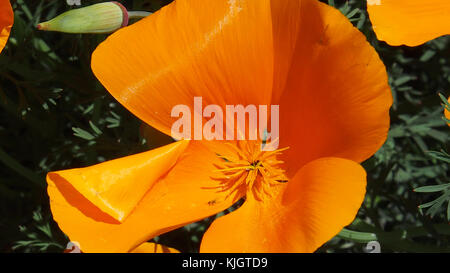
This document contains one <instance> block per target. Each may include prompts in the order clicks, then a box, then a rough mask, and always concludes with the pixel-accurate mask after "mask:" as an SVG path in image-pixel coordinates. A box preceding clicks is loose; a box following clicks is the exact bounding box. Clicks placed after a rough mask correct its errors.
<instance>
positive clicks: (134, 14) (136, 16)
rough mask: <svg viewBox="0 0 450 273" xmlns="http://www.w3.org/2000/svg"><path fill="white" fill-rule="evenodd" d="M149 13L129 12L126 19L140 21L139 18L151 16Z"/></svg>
mask: <svg viewBox="0 0 450 273" xmlns="http://www.w3.org/2000/svg"><path fill="white" fill-rule="evenodd" d="M151 14H152V13H151V12H147V11H129V12H128V18H130V19H140V18H144V17H147V16H149V15H151Z"/></svg>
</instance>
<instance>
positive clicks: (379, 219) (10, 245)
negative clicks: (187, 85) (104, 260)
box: [0, 0, 450, 252]
mask: <svg viewBox="0 0 450 273" xmlns="http://www.w3.org/2000/svg"><path fill="white" fill-rule="evenodd" d="M205 1H208V0H205ZM96 2H102V1H87V0H82V4H83V6H86V5H90V4H93V3H96ZM122 2H124V5H125V6H126V7H127V8H128V9H129V10H146V11H156V10H158V9H159V8H160V7H161V6H162V5H164V4H167V3H168V2H170V1H169V0H167V1H165V0H141V1H139V0H134V1H131V0H130V1H122ZM325 2H328V1H325ZM329 2H330V4H333V5H335V6H337V7H338V8H340V9H341V11H342V12H343V13H344V14H346V15H347V16H348V17H349V18H351V20H352V22H353V23H354V24H355V26H357V27H358V28H360V30H361V31H362V32H363V33H364V34H365V35H366V36H367V38H368V40H369V41H370V42H371V44H372V45H373V46H374V47H375V48H376V50H377V51H378V52H379V54H380V56H381V58H382V60H383V61H384V63H385V65H386V68H387V70H388V72H389V76H390V84H391V87H392V91H393V95H394V106H393V108H392V110H391V118H392V126H391V131H390V135H389V138H388V140H387V142H386V144H385V145H384V146H383V148H382V149H381V150H380V151H379V152H378V153H377V154H376V155H375V156H374V157H372V158H371V159H369V160H368V161H367V162H365V163H364V164H363V165H364V167H365V168H366V170H367V171H368V188H367V195H366V200H365V202H364V204H363V206H362V207H361V209H360V211H359V214H358V217H357V220H356V221H355V222H354V223H353V224H352V225H351V226H349V227H348V230H352V231H359V232H365V233H363V234H362V235H363V239H355V238H354V237H353V238H349V235H348V234H341V235H340V236H337V237H335V238H334V239H332V240H331V241H330V242H328V243H327V244H326V245H324V246H323V247H322V248H321V249H319V250H318V251H319V252H363V249H364V246H365V242H366V241H367V240H366V239H364V238H366V237H367V236H368V235H370V234H367V233H371V234H372V235H373V234H375V235H376V236H377V238H378V241H379V242H380V244H381V248H382V252H449V251H450V244H449V242H450V239H449V235H450V226H449V225H448V223H449V220H448V218H447V217H448V216H447V210H448V209H449V207H448V200H449V199H450V190H449V189H447V190H443V191H440V192H430V193H416V192H413V189H414V188H417V187H422V186H429V185H437V184H445V183H449V182H450V181H449V178H448V170H449V164H448V162H446V161H445V158H444V160H439V159H436V158H433V157H432V156H431V154H430V153H429V151H440V150H444V151H448V144H449V135H448V132H449V130H450V128H448V127H447V126H446V125H445V122H444V121H443V120H442V113H443V107H442V106H441V103H442V102H441V100H440V98H439V96H438V93H442V94H444V96H446V97H447V96H448V94H449V91H450V47H449V44H450V39H449V38H448V37H441V38H439V39H436V40H434V41H431V42H429V43H427V44H425V45H423V46H419V47H415V48H409V47H390V46H388V45H387V44H385V43H384V42H379V41H377V40H376V37H375V34H374V33H373V31H372V29H371V24H370V22H369V20H368V19H367V18H368V16H367V13H366V11H365V9H366V7H365V3H364V2H365V1H360V0H358V1H356V0H352V1H329ZM12 3H13V7H14V11H15V24H14V27H13V31H12V34H11V38H10V40H9V43H8V46H7V47H6V48H5V50H4V51H3V52H2V54H1V55H0V252H61V251H62V250H63V249H64V247H65V245H66V243H67V242H68V239H67V238H66V237H65V235H64V234H63V233H62V232H61V231H60V230H59V228H58V226H57V225H56V224H55V223H54V222H53V220H52V217H51V213H50V211H49V204H48V196H47V193H46V182H45V175H46V173H47V172H48V171H52V170H60V169H66V168H73V167H82V166H88V165H92V164H95V163H98V162H102V161H104V160H109V159H113V158H118V157H122V156H126V155H130V154H135V153H138V152H141V151H145V150H147V149H149V147H150V148H151V147H157V146H160V145H162V144H164V143H167V141H169V140H168V139H167V138H166V137H164V136H162V135H161V134H159V133H158V132H156V131H155V132H153V133H152V134H151V135H150V138H149V141H148V142H147V143H144V142H145V141H144V140H143V138H142V136H141V134H140V129H141V122H140V121H139V120H138V119H137V118H136V117H134V116H133V115H131V114H130V113H129V112H128V111H127V110H125V109H124V108H123V107H122V106H121V105H120V104H118V103H117V102H116V101H115V100H114V99H113V98H112V97H111V96H110V95H109V93H108V92H107V91H106V90H105V89H104V88H103V87H102V86H101V85H100V83H99V82H98V81H97V79H96V78H95V77H94V76H93V74H92V72H91V69H90V57H91V53H92V52H93V51H94V49H95V48H96V46H97V45H98V44H99V43H100V42H101V41H102V40H103V39H105V38H106V35H70V34H61V33H49V32H40V31H37V30H36V29H35V26H36V24H37V23H38V22H40V21H45V20H48V19H51V18H53V17H54V16H55V15H57V14H60V13H62V12H64V11H66V10H68V9H69V8H70V7H68V6H67V4H66V3H65V1H62V0H54V1H51V0H46V1H44V0H41V1H37V0H32V1H31V0H29V1H12ZM25 3H26V4H25ZM345 3H348V4H345ZM348 81H352V79H348ZM437 198H440V199H438V201H437V202H435V203H432V204H434V206H431V207H428V209H423V210H420V209H419V208H418V206H419V205H420V204H424V203H427V202H430V201H433V200H436V199H437ZM449 211H450V210H449ZM213 219H214V217H210V218H209V219H206V220H204V221H201V222H199V223H195V224H192V225H189V226H187V227H184V228H181V229H179V230H176V231H173V232H170V233H168V234H165V235H163V236H160V237H158V238H155V240H156V241H158V242H161V243H164V244H166V245H168V246H173V247H176V248H178V249H179V250H181V251H184V252H196V251H198V246H199V242H200V240H201V237H202V234H203V232H204V230H205V229H206V228H207V227H208V225H209V224H210V223H211V222H212V220H213ZM358 234H359V233H358ZM350 235H352V236H353V235H355V233H353V234H350Z"/></svg>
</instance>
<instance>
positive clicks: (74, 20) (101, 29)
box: [37, 2, 128, 33]
mask: <svg viewBox="0 0 450 273" xmlns="http://www.w3.org/2000/svg"><path fill="white" fill-rule="evenodd" d="M127 25H128V11H127V9H126V8H125V7H124V6H122V5H121V4H120V3H118V2H105V3H99V4H95V5H91V6H87V7H84V8H79V9H73V10H70V11H67V12H65V13H63V14H61V15H59V16H57V17H55V18H53V19H52V20H50V21H47V22H44V23H40V24H38V25H37V28H38V29H39V30H46V31H58V32H66V33H111V32H114V31H116V30H118V29H119V28H121V27H124V26H127Z"/></svg>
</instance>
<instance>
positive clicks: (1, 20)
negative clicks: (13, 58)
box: [0, 0, 14, 52]
mask: <svg viewBox="0 0 450 273" xmlns="http://www.w3.org/2000/svg"><path fill="white" fill-rule="evenodd" d="M13 22H14V13H13V10H12V8H11V4H10V3H9V0H0V52H2V50H3V48H4V47H5V45H6V42H7V41H8V37H9V33H10V32H11V27H12V25H13Z"/></svg>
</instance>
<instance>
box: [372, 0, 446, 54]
mask: <svg viewBox="0 0 450 273" xmlns="http://www.w3.org/2000/svg"><path fill="white" fill-rule="evenodd" d="M367 10H368V12H369V16H370V19H371V21H372V24H373V29H374V31H375V33H376V34H377V37H378V39H379V40H382V41H386V42H387V43H388V44H390V45H394V46H398V45H408V46H418V45H421V44H423V43H425V42H427V41H429V40H432V39H434V38H437V37H439V36H442V35H448V34H450V20H449V18H450V1H448V0H426V1H423V0H367Z"/></svg>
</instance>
